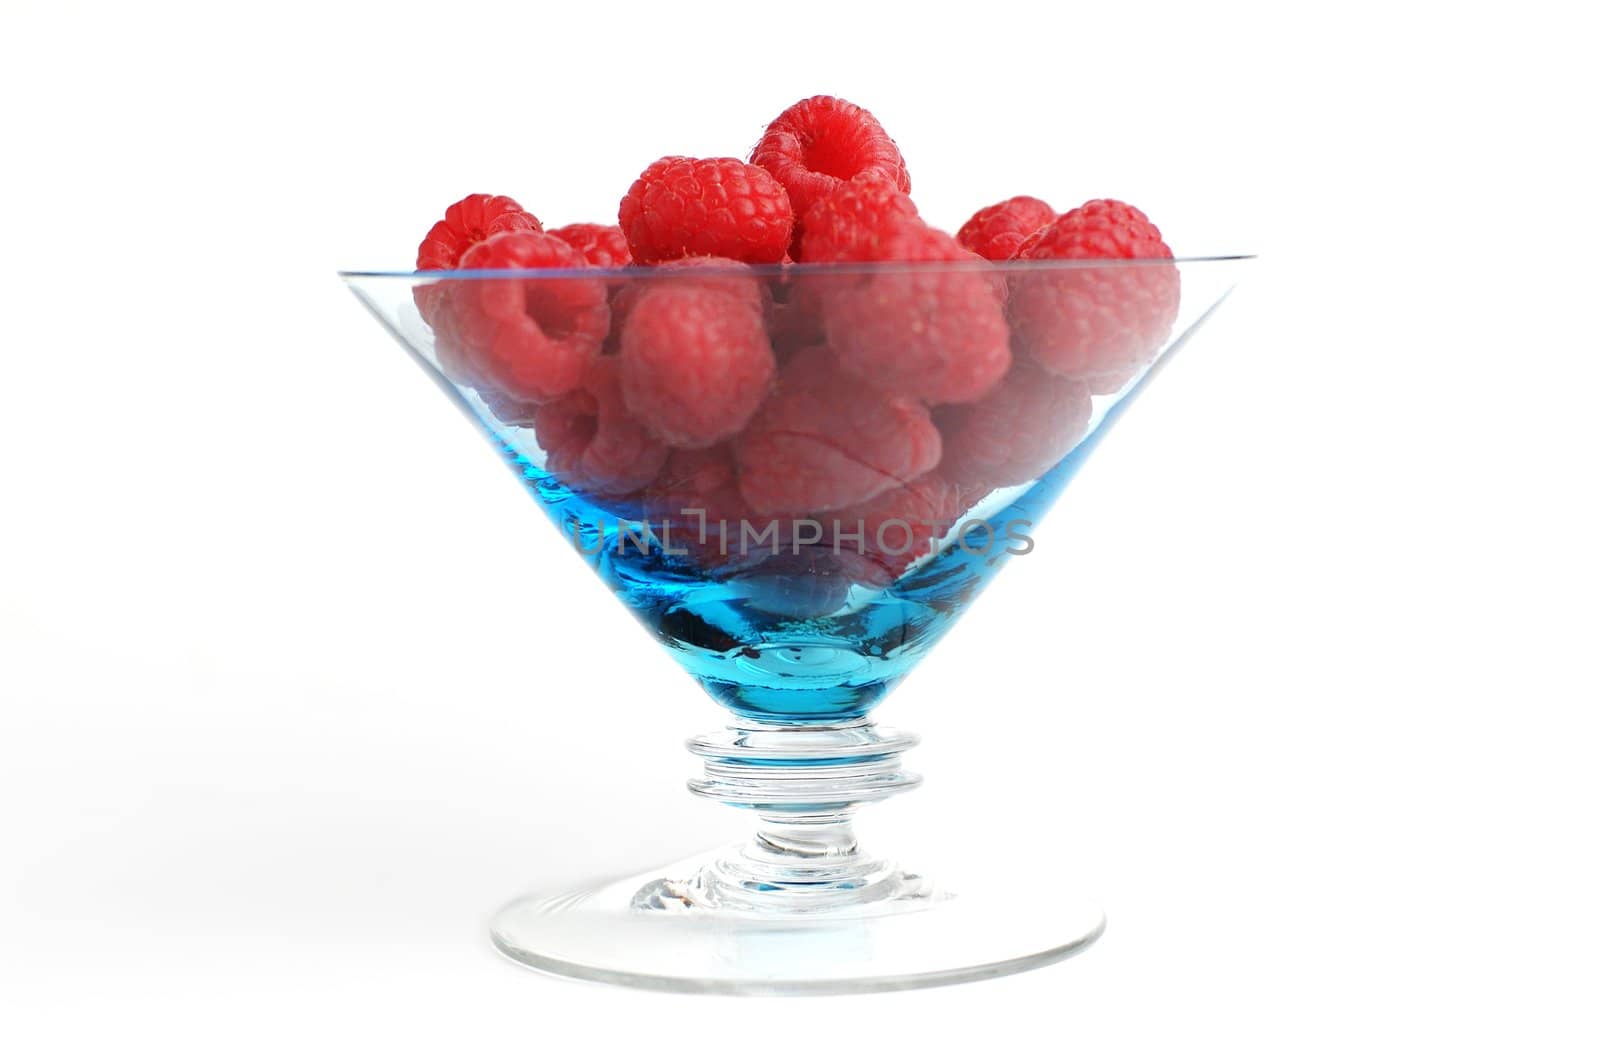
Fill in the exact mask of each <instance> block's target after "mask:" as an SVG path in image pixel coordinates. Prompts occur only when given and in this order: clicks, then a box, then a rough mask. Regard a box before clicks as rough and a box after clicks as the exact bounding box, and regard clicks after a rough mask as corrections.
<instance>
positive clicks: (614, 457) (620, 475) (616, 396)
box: [533, 358, 668, 495]
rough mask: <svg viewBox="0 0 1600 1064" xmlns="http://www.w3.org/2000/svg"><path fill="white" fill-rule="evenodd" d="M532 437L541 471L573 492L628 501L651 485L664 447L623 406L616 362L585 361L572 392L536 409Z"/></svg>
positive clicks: (662, 461) (663, 456)
mask: <svg viewBox="0 0 1600 1064" xmlns="http://www.w3.org/2000/svg"><path fill="white" fill-rule="evenodd" d="M533 431H534V435H535V437H536V438H537V439H538V441H539V446H540V447H542V448H544V451H545V454H546V455H547V458H546V460H545V467H546V469H547V470H548V471H549V472H550V473H552V474H554V475H555V476H557V477H559V478H560V479H561V480H562V481H564V482H565V483H566V484H567V486H568V487H571V488H573V489H575V490H577V491H592V492H596V493H598V494H601V495H627V494H629V493H631V492H634V491H638V490H639V489H640V488H642V487H644V486H645V485H646V484H648V483H650V481H651V480H653V479H655V476H656V474H657V473H659V472H661V467H662V466H663V465H665V464H666V461H667V455H668V451H667V446H666V444H664V443H661V442H660V441H659V440H657V439H655V438H654V437H653V436H651V435H650V434H649V433H648V432H646V431H645V429H644V426H643V425H641V424H639V423H638V422H637V421H635V420H634V419H633V417H632V416H631V415H629V413H628V411H627V409H626V408H625V407H624V406H623V403H622V384H621V382H620V380H619V379H618V369H617V360H616V359H614V358H593V359H590V360H589V362H588V364H587V366H586V367H585V369H584V373H583V384H582V387H580V388H579V389H578V390H577V391H575V392H572V393H571V394H570V395H568V396H566V397H565V398H562V399H558V400H556V401H555V402H553V403H546V404H545V405H543V406H541V407H539V409H538V410H536V411H535V412H534V415H533Z"/></svg>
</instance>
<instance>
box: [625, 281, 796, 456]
mask: <svg viewBox="0 0 1600 1064" xmlns="http://www.w3.org/2000/svg"><path fill="white" fill-rule="evenodd" d="M618 357H619V358H620V360H621V363H622V397H623V400H624V402H626V403H627V406H628V410H629V412H631V413H632V414H633V416H634V417H636V418H638V419H639V421H640V423H641V424H643V425H644V426H645V428H647V429H649V430H650V431H651V432H653V433H655V435H656V436H657V437H658V438H659V439H662V440H665V441H666V442H668V443H670V444H672V445H673V446H674V447H709V446H710V445H711V444H714V443H719V442H721V441H723V440H726V439H730V438H732V437H733V436H735V435H737V434H738V433H739V431H740V430H741V429H743V428H744V427H745V425H746V424H747V423H748V422H749V420H750V418H751V416H752V415H754V414H755V412H756V407H758V406H760V405H761V400H763V399H765V398H766V395H767V390H768V388H769V387H770V386H771V384H772V375H773V372H774V370H775V368H776V365H775V362H774V360H773V356H772V345H771V344H770V343H769V342H768V341H767V331H766V327H765V325H764V324H763V322H762V319H761V314H760V310H759V303H756V304H755V305H752V303H751V301H749V300H748V299H744V298H740V297H739V296H736V295H732V294H730V293H729V292H728V291H727V290H726V288H719V287H717V286H716V285H714V284H704V283H702V284H689V283H679V284H671V285H664V286H657V287H656V288H655V289H654V290H652V291H647V292H645V293H644V295H643V296H641V297H640V298H639V301H638V302H637V303H636V304H635V305H634V307H633V310H632V312H631V313H630V314H629V316H628V323H627V325H626V326H625V327H624V328H623V331H622V352H621V354H620V355H619V356H618Z"/></svg>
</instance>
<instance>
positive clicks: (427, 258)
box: [411, 195, 540, 332]
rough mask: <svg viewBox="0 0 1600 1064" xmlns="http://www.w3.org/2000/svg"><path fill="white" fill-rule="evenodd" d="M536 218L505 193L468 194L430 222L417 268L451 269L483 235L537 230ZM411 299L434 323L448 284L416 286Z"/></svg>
mask: <svg viewBox="0 0 1600 1064" xmlns="http://www.w3.org/2000/svg"><path fill="white" fill-rule="evenodd" d="M539 228H540V226H539V219H537V218H535V217H534V216H533V215H531V214H529V213H528V212H527V211H525V210H523V209H522V208H521V207H520V206H518V204H517V201H516V200H514V199H512V198H511V197H509V196H484V195H472V196H468V197H466V198H465V199H462V200H458V201H457V202H455V203H452V204H451V205H450V206H449V207H447V208H445V212H444V218H443V219H442V220H440V221H438V222H435V223H434V224H433V228H432V229H429V230H428V235H427V236H425V237H423V239H422V244H421V245H420V246H419V247H418V248H417V269H419V270H430V271H431V270H453V269H455V268H456V265H457V264H458V263H460V261H461V256H462V255H464V254H465V253H466V250H467V249H468V248H469V247H471V246H472V245H473V244H476V243H477V242H478V241H480V240H482V239H483V238H484V237H487V236H493V235H494V234H495V233H503V232H507V231H509V230H515V229H533V230H538V229H539ZM411 298H412V299H413V300H414V301H415V302H416V304H417V310H419V311H421V313H422V320H423V321H425V322H427V323H428V324H429V325H432V326H435V332H437V331H438V330H437V326H438V320H437V319H438V318H439V317H440V316H441V315H442V314H443V313H444V306H443V305H444V303H445V301H446V300H447V299H448V298H449V286H448V285H445V284H441V283H437V282H435V283H431V284H422V285H418V286H417V287H416V288H414V289H413V290H412V292H411Z"/></svg>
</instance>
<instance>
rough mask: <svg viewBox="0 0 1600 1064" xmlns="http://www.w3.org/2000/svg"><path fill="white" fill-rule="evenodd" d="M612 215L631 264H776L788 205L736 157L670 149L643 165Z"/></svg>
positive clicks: (790, 225)
mask: <svg viewBox="0 0 1600 1064" xmlns="http://www.w3.org/2000/svg"><path fill="white" fill-rule="evenodd" d="M617 220H618V222H619V223H620V224H621V226H622V231H623V233H624V234H626V235H627V238H628V249H629V251H630V252H632V254H633V261H634V262H637V263H647V264H648V263H656V262H665V261H668V260H670V259H681V258H684V257H686V256H689V255H720V256H723V257H725V258H730V259H737V260H738V261H740V262H777V261H779V260H781V259H782V258H783V256H784V255H785V254H787V252H788V250H789V238H790V236H791V234H792V232H793V229H794V211H793V210H792V209H791V207H790V205H789V195H788V193H786V192H784V190H783V186H782V185H780V184H778V182H777V181H775V180H774V179H773V177H772V175H771V174H769V173H767V172H766V171H765V170H763V169H761V168H760V167H758V166H751V165H749V164H748V163H742V162H740V161H739V160H738V159H690V158H686V157H684V156H681V155H669V156H667V157H666V158H665V159H659V160H657V161H656V162H653V163H651V164H650V165H649V166H648V167H646V168H645V171H644V173H642V174H640V175H639V179H638V180H637V181H635V182H634V183H633V187H632V188H630V189H628V194H627V195H626V196H624V197H622V204H621V206H620V207H619V208H618V210H617Z"/></svg>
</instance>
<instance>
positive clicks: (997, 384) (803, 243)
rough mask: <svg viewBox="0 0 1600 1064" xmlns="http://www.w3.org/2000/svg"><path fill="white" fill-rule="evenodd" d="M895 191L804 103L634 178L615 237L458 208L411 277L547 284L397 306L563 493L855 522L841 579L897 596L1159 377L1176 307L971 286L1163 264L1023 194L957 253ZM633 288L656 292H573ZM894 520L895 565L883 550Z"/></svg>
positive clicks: (1134, 243) (845, 121) (1135, 221)
mask: <svg viewBox="0 0 1600 1064" xmlns="http://www.w3.org/2000/svg"><path fill="white" fill-rule="evenodd" d="M910 191H911V178H910V174H909V173H908V171H907V169H906V164H905V160H904V159H903V158H902V157H901V154H900V150H899V148H898V147H897V146H896V145H895V142H894V141H893V140H892V139H890V137H889V135H888V134H887V133H886V132H884V129H883V127H882V126H881V125H879V124H878V121H877V120H876V119H875V118H874V117H873V116H872V115H871V114H870V113H869V112H867V111H866V110H864V109H862V108H860V107H857V106H856V105H854V104H851V103H848V102H846V101H844V100H840V99H836V98H834V97H831V96H815V97H812V98H810V99H806V100H802V101H800V102H799V103H797V104H795V105H794V106H792V107H790V108H789V109H788V110H786V111H784V112H783V113H782V114H780V115H779V116H778V117H777V118H776V119H774V120H773V122H772V123H771V124H770V125H768V126H767V128H766V131H765V133H764V135H763V136H762V137H761V140H760V142H759V143H757V144H756V146H755V149H754V150H753V151H752V152H751V153H750V160H749V162H741V161H740V160H738V159H732V158H714V159H693V158H687V157H683V156H669V157H667V158H664V159H660V160H658V161H656V162H654V163H651V164H650V165H649V166H648V167H646V168H645V170H644V172H643V173H641V174H640V175H639V177H638V179H637V180H635V181H634V183H633V185H632V187H631V188H629V189H628V191H627V194H626V195H625V196H623V198H622V203H621V206H620V207H619V209H618V212H617V224H616V225H595V224H576V225H567V226H563V227H561V228H558V229H546V228H545V227H544V226H543V224H542V223H541V222H540V221H539V219H538V218H537V217H535V216H534V215H533V214H532V213H530V212H529V211H527V210H524V209H523V208H522V207H521V206H520V205H519V204H518V203H517V202H516V201H515V200H512V199H510V198H508V197H505V196H487V195H473V196H468V197H466V198H465V199H463V200H461V201H460V202H458V203H455V204H453V205H452V206H451V207H450V208H449V209H448V210H447V211H446V212H445V215H444V218H443V219H442V220H441V221H439V222H438V223H437V224H435V225H434V226H433V228H432V229H430V230H429V232H428V235H427V237H426V239H424V240H423V242H422V244H421V246H420V247H419V248H418V251H417V268H418V270H421V271H429V272H431V271H456V270H490V271H494V270H504V269H517V270H527V269H537V270H542V271H549V270H560V271H565V272H564V273H562V274H560V275H557V276H550V275H541V276H533V277H497V276H494V275H493V274H489V275H485V276H483V277H469V278H460V277H453V278H445V279H440V280H438V281H435V282H432V283H426V284H422V285H419V286H418V287H417V288H416V290H415V297H416V301H417V305H418V308H419V310H420V311H421V313H422V315H423V317H424V319H425V320H426V321H427V322H428V324H429V325H430V326H431V328H432V329H433V332H434V336H435V340H436V351H437V357H438V360H439V364H440V367H441V368H442V369H443V371H444V372H445V373H446V375H447V376H449V377H450V378H451V379H452V380H453V381H454V382H455V383H456V384H458V385H460V386H462V387H465V388H471V389H473V390H475V391H476V392H477V394H478V396H479V398H480V399H481V400H482V402H483V403H484V404H485V405H486V406H487V407H488V409H489V410H490V412H491V413H492V414H493V415H494V416H495V417H496V418H497V419H499V420H500V421H501V422H502V423H504V424H506V425H512V426H521V427H531V428H532V430H533V432H534V434H535V435H536V437H537V441H538V444H539V447H540V448H541V449H542V450H543V451H544V452H545V454H546V455H547V460H546V468H547V470H548V472H550V473H551V474H553V475H555V476H556V477H558V478H559V479H560V480H561V481H562V482H564V483H565V484H567V485H568V486H569V487H571V488H572V489H573V490H575V491H578V492H582V493H585V494H586V495H589V496H591V497H596V498H599V499H603V500H608V501H611V502H613V503H615V504H618V505H617V510H618V512H622V511H623V509H625V508H624V507H622V506H621V505H620V504H621V502H622V501H623V500H627V501H628V502H629V503H630V504H631V509H632V511H633V512H635V513H642V514H644V515H646V516H649V515H650V514H655V515H659V516H665V517H672V518H674V519H676V518H677V515H678V514H679V513H681V512H683V511H695V512H696V513H703V514H706V515H708V516H707V519H708V520H709V521H710V522H711V523H712V525H713V526H714V525H715V524H716V523H717V522H718V521H719V520H731V521H733V522H734V523H735V524H737V523H738V522H739V521H740V520H741V519H745V520H761V521H763V522H765V521H766V520H768V519H770V518H796V517H810V518H817V519H820V520H821V523H822V524H823V525H824V526H825V527H829V528H832V527H834V523H835V522H838V523H840V524H842V525H843V526H844V527H846V528H849V529H851V530H852V531H854V530H856V529H857V528H859V527H864V528H865V529H866V536H865V538H864V542H865V544H866V550H865V551H864V552H861V553H864V554H865V555H866V556H867V561H868V563H869V564H868V569H869V570H870V571H866V572H861V573H857V574H856V576H857V578H859V579H861V580H864V581H870V580H871V579H873V578H874V577H876V578H878V579H880V580H890V579H893V578H894V577H895V576H896V575H898V573H899V572H902V571H903V570H904V569H905V567H906V566H907V565H908V564H909V563H910V562H911V561H912V560H913V559H914V558H915V557H916V556H917V554H918V553H919V552H920V550H922V549H925V548H926V547H927V545H928V544H929V543H930V542H932V540H933V539H935V538H937V537H938V536H940V535H943V534H944V533H945V531H947V530H948V528H949V527H950V526H951V524H952V523H953V522H955V521H956V520H957V519H959V518H960V517H961V515H962V514H963V513H965V512H966V511H967V510H968V509H969V508H970V507H971V506H972V505H973V504H974V503H975V502H977V501H978V500H979V499H981V498H982V497H984V496H985V495H987V494H988V493H989V492H990V491H993V490H994V489H996V488H1000V487H1006V486H1009V485H1015V484H1022V483H1026V482H1027V481H1030V480H1033V479H1035V478H1037V477H1039V476H1040V475H1042V474H1043V473H1044V472H1046V471H1047V470H1049V469H1050V468H1051V467H1052V466H1054V465H1055V464H1056V463H1057V462H1058V461H1060V460H1061V458H1062V457H1063V456H1064V455H1065V454H1066V453H1067V452H1068V451H1069V450H1071V449H1072V447H1073V446H1074V445H1075V444H1076V443H1077V442H1078V440H1079V439H1080V438H1081V437H1082V434H1083V432H1084V430H1085V428H1086V426H1087V424H1088V422H1089V418H1090V413H1091V408H1092V407H1091V404H1092V399H1091V396H1093V395H1100V394H1110V393H1113V392H1116V391H1117V390H1119V389H1120V388H1121V387H1122V386H1123V385H1124V384H1126V383H1127V382H1128V381H1129V380H1130V379H1132V378H1133V377H1134V376H1135V375H1136V374H1137V373H1138V372H1139V370H1140V369H1141V368H1142V367H1143V366H1144V365H1145V364H1147V363H1148V362H1149V361H1150V360H1151V359H1152V358H1153V357H1154V356H1155V354H1156V353H1157V351H1158V350H1159V348H1160V346H1161V344H1162V343H1163V342H1164V340H1165V339H1166V337H1167V335H1168V334H1169V332H1170V330H1171V328H1172V325H1173V322H1174V320H1175V318H1176V316H1177V310H1178V298H1179V283H1178V272H1177V268H1176V266H1175V264H1173V263H1172V262H1170V261H1167V262H1159V261H1157V262H1151V263H1147V264H1139V265H1131V266H1108V265H1104V264H1102V265H1099V266H1084V267H1078V268H1065V269H1062V268H1057V269H1040V268H1033V269H1030V268H1028V267H1026V266H1024V265H1019V266H1018V267H1017V268H1015V269H1012V270H996V269H972V268H970V266H967V267H965V268H963V264H968V263H971V262H985V261H987V262H1009V263H1018V264H1024V263H1028V262H1035V261H1038V260H1045V259H1088V260H1105V259H1138V260H1171V258H1172V252H1171V250H1170V249H1169V248H1168V247H1167V245H1166V244H1165V243H1164V242H1163V241H1162V239H1161V234H1160V232H1159V231H1158V230H1157V229H1156V227H1155V226H1154V225H1153V224H1152V223H1151V222H1150V220H1149V219H1148V218H1146V217H1145V215H1144V214H1143V213H1141V212H1140V211H1139V210H1138V209H1136V208H1134V207H1131V206H1129V205H1128V204H1125V203H1121V202H1118V201H1116V200H1109V199H1097V200H1090V201H1089V202H1088V203H1085V204H1084V205H1083V206H1081V207H1078V208H1075V209H1073V210H1070V211H1068V212H1066V213H1065V214H1057V213H1056V211H1055V210H1054V209H1053V208H1052V207H1051V206H1050V205H1049V204H1047V203H1045V202H1044V201H1043V200H1040V199H1035V198H1033V197H1031V196H1016V197H1013V198H1011V199H1008V200H1005V201H1004V202H1001V203H996V204H994V205H992V206H988V207H984V208H983V209H982V210H980V211H978V212H977V213H976V214H974V215H973V216H972V217H971V218H970V219H969V220H968V221H967V222H966V224H965V225H963V226H962V227H961V228H960V229H959V230H958V231H957V232H956V234H955V235H954V236H951V235H950V234H948V233H946V232H943V231H941V230H939V229H936V228H934V227H933V226H931V225H929V224H928V223H927V222H925V221H924V220H923V219H922V218H921V217H920V216H919V214H918V212H917V207H916V205H915V204H914V203H913V202H912V200H911V197H910ZM813 263H829V264H850V263H872V264H884V263H934V264H939V263H943V264H950V265H946V266H924V267H916V268H898V269H897V268H894V267H892V266H889V267H883V266H873V267H863V268H861V269H858V270H854V271H852V270H851V269H850V268H849V266H848V265H836V267H835V268H833V269H807V268H806V266H807V265H808V264H813ZM795 264H798V266H799V268H793V267H794V266H795ZM627 266H634V267H651V269H649V270H642V269H640V270H633V271H628V272H627V273H618V272H606V273H603V274H601V275H600V276H595V277H586V276H584V274H585V272H598V271H599V268H616V267H627ZM886 522H894V523H895V524H896V526H897V530H898V529H904V528H910V529H911V530H912V532H911V534H910V537H909V539H910V540H911V542H910V543H909V544H906V545H905V546H904V547H903V548H902V549H898V550H895V551H892V552H884V551H882V550H878V549H877V542H878V541H877V537H875V536H874V534H873V532H874V530H875V529H878V528H880V527H881V526H883V525H884V523H886ZM896 536H898V537H899V538H900V539H905V538H907V537H905V536H900V535H899V532H898V531H897V532H896ZM891 538H894V537H891ZM851 542H852V544H854V543H856V542H857V541H856V540H854V539H852V541H851ZM700 547H701V554H702V555H705V554H707V553H709V554H711V555H714V557H704V556H702V557H701V558H700V560H701V561H703V562H706V563H707V564H711V563H715V564H730V563H731V562H733V559H730V557H729V554H730V551H731V549H732V548H730V547H729V546H727V545H726V544H720V545H719V543H718V542H715V541H713V542H712V543H711V544H710V546H709V547H707V546H706V545H705V544H703V543H702V544H700Z"/></svg>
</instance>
